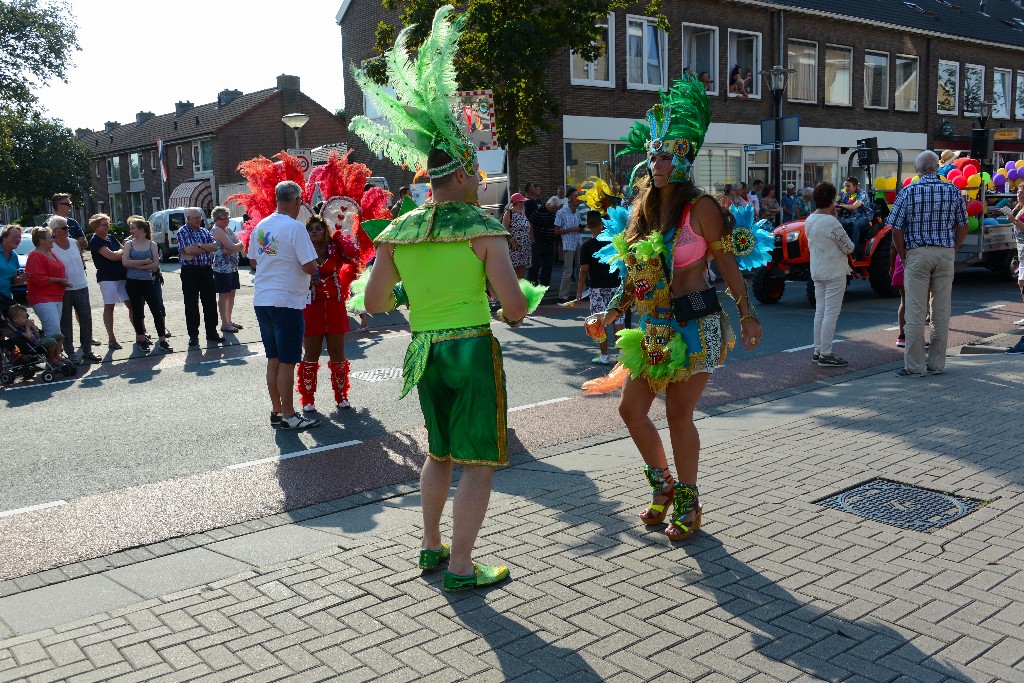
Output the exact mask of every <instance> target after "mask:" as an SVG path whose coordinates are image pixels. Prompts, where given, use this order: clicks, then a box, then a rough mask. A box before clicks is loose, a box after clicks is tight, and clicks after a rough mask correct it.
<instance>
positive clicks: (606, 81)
mask: <svg viewBox="0 0 1024 683" xmlns="http://www.w3.org/2000/svg"><path fill="white" fill-rule="evenodd" d="M598 26H600V27H601V36H600V38H598V40H597V42H598V49H599V50H600V54H599V55H598V58H597V59H595V60H594V61H592V62H586V61H584V60H583V58H582V57H580V56H579V55H578V54H576V53H575V52H571V53H570V54H569V67H570V78H569V82H570V83H572V84H573V85H599V86H602V87H605V88H611V87H614V86H615V15H614V14H609V15H608V19H607V20H606V21H604V22H602V23H600V24H598Z"/></svg>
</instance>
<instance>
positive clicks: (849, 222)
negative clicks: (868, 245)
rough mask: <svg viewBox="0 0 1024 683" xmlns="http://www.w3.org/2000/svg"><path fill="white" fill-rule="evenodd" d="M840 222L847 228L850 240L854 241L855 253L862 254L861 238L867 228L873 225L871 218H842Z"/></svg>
mask: <svg viewBox="0 0 1024 683" xmlns="http://www.w3.org/2000/svg"><path fill="white" fill-rule="evenodd" d="M839 222H840V223H842V224H843V229H844V230H846V234H847V235H849V236H850V240H851V241H852V242H853V250H854V252H853V253H854V254H857V255H860V253H861V246H860V241H861V238H862V237H864V233H865V230H864V229H865V228H866V227H868V226H869V225H871V219H870V218H841V219H839Z"/></svg>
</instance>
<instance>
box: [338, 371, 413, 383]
mask: <svg viewBox="0 0 1024 683" xmlns="http://www.w3.org/2000/svg"><path fill="white" fill-rule="evenodd" d="M349 376H350V377H351V378H352V379H361V380H363V381H364V382H383V381H385V380H388V379H396V378H398V377H401V376H402V368H377V369H375V370H363V371H362V372H353V373H352V374H351V375H349Z"/></svg>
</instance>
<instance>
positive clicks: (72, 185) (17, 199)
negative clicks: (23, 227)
mask: <svg viewBox="0 0 1024 683" xmlns="http://www.w3.org/2000/svg"><path fill="white" fill-rule="evenodd" d="M11 134H12V135H11V139H10V142H11V151H10V159H9V164H10V165H9V166H7V165H5V166H2V167H0V200H3V201H7V202H10V203H12V204H14V205H16V206H18V207H19V208H22V209H26V210H28V211H29V212H33V211H35V210H36V209H41V208H42V207H43V206H44V202H45V200H46V199H47V198H49V197H50V196H52V195H53V194H54V193H56V192H70V193H71V194H72V196H74V197H75V199H76V200H78V201H81V200H82V199H83V197H82V191H83V189H84V188H86V187H88V184H89V168H90V159H89V150H88V149H86V147H85V145H83V144H82V143H81V142H79V141H78V139H77V138H75V135H74V133H72V132H71V130H70V129H69V128H68V127H67V126H65V125H64V124H63V122H61V121H56V120H53V119H45V118H43V117H42V116H40V115H39V114H37V113H32V114H28V115H25V116H22V117H20V118H19V119H18V120H16V121H15V122H14V124H13V126H12V128H11Z"/></svg>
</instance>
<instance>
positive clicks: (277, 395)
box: [248, 180, 320, 429]
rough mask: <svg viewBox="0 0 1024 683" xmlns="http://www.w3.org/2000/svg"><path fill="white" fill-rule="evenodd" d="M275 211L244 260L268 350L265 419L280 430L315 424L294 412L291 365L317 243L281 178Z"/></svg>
mask: <svg viewBox="0 0 1024 683" xmlns="http://www.w3.org/2000/svg"><path fill="white" fill-rule="evenodd" d="M275 194H276V197H277V211H276V212H275V213H272V214H271V215H269V216H267V217H266V218H264V219H263V220H262V221H260V222H259V224H258V225H257V226H256V227H255V229H253V231H252V234H251V235H250V236H249V252H248V255H249V262H250V263H251V265H252V267H253V268H255V269H256V277H255V278H254V280H253V287H254V291H253V297H252V304H253V307H254V308H255V309H256V320H257V321H258V322H259V325H260V336H261V337H262V339H263V348H264V350H265V351H266V355H267V391H268V392H269V393H270V403H271V405H272V411H271V413H270V424H271V426H274V427H280V428H281V429H309V428H310V427H316V426H318V425H319V424H320V421H319V420H314V419H311V418H308V417H306V416H304V415H301V414H299V413H298V412H296V411H295V402H294V393H293V392H294V388H293V387H294V386H295V364H296V363H298V362H299V361H300V360H301V359H302V337H303V333H304V331H305V322H304V320H303V318H302V309H304V308H305V307H306V304H307V303H309V278H310V275H313V274H314V273H316V272H317V263H316V248H315V247H314V246H313V243H312V242H311V241H310V239H309V234H308V233H307V232H306V226H304V225H303V224H302V223H300V222H299V221H297V220H295V218H296V216H298V215H299V209H300V208H301V206H302V188H301V187H299V185H298V183H295V182H292V181H291V180H285V181H283V182H280V183H278V184H277V187H276V188H275Z"/></svg>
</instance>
